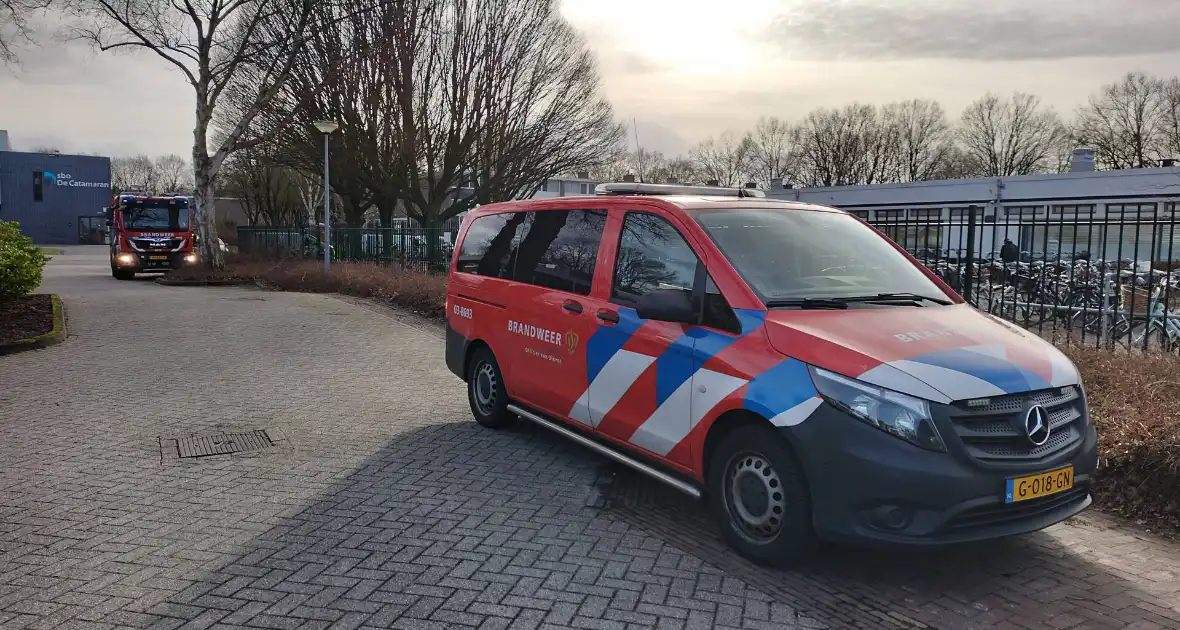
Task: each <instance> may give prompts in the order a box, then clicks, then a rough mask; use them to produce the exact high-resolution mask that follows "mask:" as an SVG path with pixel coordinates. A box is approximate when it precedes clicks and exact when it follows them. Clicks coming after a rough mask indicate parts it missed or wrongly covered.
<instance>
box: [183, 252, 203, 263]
mask: <svg viewBox="0 0 1180 630" xmlns="http://www.w3.org/2000/svg"><path fill="white" fill-rule="evenodd" d="M199 262H201V256H200V254H198V253H197V252H189V253H187V254H185V255H184V263H185V264H186V265H195V264H197V263H199Z"/></svg>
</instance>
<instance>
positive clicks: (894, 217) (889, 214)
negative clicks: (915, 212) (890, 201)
mask: <svg viewBox="0 0 1180 630" xmlns="http://www.w3.org/2000/svg"><path fill="white" fill-rule="evenodd" d="M904 218H905V210H878V211H877V220H878V221H900V220H902V219H904Z"/></svg>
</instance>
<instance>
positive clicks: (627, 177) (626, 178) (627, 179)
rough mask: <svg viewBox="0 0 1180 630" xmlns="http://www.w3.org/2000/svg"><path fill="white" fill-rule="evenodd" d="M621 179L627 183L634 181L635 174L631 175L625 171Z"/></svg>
mask: <svg viewBox="0 0 1180 630" xmlns="http://www.w3.org/2000/svg"><path fill="white" fill-rule="evenodd" d="M623 181H625V182H627V183H629V184H633V183H635V176H634V175H632V174H631V173H627V174H626V175H624V176H623Z"/></svg>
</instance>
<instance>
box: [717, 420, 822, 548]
mask: <svg viewBox="0 0 1180 630" xmlns="http://www.w3.org/2000/svg"><path fill="white" fill-rule="evenodd" d="M708 490H709V502H710V507H711V508H712V510H713V513H714V516H715V517H716V518H717V520H718V522H719V524H720V525H721V532H722V535H723V536H724V537H725V540H726V542H728V543H729V544H730V546H732V547H733V548H734V549H735V550H737V552H738V553H740V554H741V555H742V556H744V557H746V558H747V559H749V560H751V561H752V562H755V563H757V564H763V565H769V566H777V567H785V566H790V565H793V564H795V563H797V562H799V561H801V560H804V559H806V558H807V557H808V556H809V555H811V553H812V552H814V551H815V548H816V546H817V545H818V541H817V539H816V536H815V531H814V529H813V528H812V522H811V499H810V496H809V493H808V491H807V483H806V481H805V480H804V478H803V471H802V469H801V468H800V466H799V462H798V460H797V459H796V458H795V455H794V453H793V452H791V448H790V446H789V445H788V444H787V442H786V440H785V439H784V438H783V437H782V436H781V435H778V433H777V432H776V431H775V430H774V428H773V427H771V426H769V425H749V426H744V427H741V428H738V429H735V430H734V431H732V432H730V433H728V434H726V435H725V436H724V437H723V438H721V443H719V444H718V445H717V448H716V449H714V451H713V456H712V457H711V458H710V465H709V479H708Z"/></svg>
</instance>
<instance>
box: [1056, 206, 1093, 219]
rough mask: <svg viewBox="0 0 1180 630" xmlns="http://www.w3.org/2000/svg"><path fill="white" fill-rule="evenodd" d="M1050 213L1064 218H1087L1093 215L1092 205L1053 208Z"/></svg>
mask: <svg viewBox="0 0 1180 630" xmlns="http://www.w3.org/2000/svg"><path fill="white" fill-rule="evenodd" d="M1051 213H1052V214H1055V215H1061V216H1064V217H1088V216H1092V215H1093V214H1094V204H1086V205H1068V206H1053V209H1052V210H1051Z"/></svg>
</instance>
